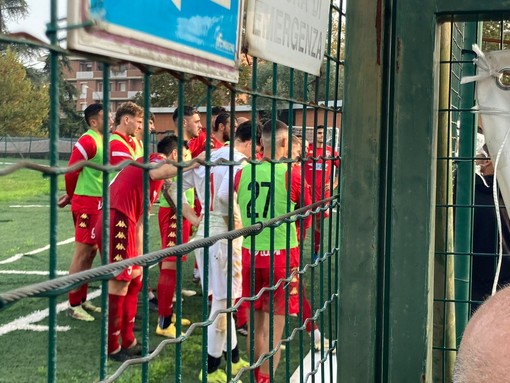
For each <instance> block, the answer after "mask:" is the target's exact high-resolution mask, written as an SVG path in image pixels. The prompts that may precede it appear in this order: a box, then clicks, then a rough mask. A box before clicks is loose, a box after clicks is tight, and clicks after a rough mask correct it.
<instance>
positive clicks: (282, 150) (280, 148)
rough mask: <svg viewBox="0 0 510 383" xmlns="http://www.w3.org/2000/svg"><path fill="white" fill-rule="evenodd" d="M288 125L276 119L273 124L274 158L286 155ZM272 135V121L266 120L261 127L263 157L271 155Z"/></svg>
mask: <svg viewBox="0 0 510 383" xmlns="http://www.w3.org/2000/svg"><path fill="white" fill-rule="evenodd" d="M288 134H289V127H288V126H287V125H286V124H285V123H284V122H282V121H280V120H276V121H275V124H274V139H275V141H274V147H275V152H274V156H275V158H280V157H283V156H286V155H287V147H288V144H289V143H288ZM272 136H273V121H271V120H269V121H267V122H266V123H265V124H264V126H263V127H262V140H261V141H262V146H263V147H264V157H268V158H269V157H271V144H272Z"/></svg>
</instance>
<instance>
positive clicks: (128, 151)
mask: <svg viewBox="0 0 510 383" xmlns="http://www.w3.org/2000/svg"><path fill="white" fill-rule="evenodd" d="M133 159H136V142H135V140H134V138H133V137H130V136H126V135H124V134H122V133H120V132H113V133H112V135H111V136H110V164H112V165H117V164H119V163H121V162H122V161H126V160H133Z"/></svg>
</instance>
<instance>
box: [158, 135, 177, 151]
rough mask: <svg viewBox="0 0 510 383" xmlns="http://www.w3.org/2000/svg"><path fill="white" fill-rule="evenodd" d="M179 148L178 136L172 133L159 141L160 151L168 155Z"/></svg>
mask: <svg viewBox="0 0 510 383" xmlns="http://www.w3.org/2000/svg"><path fill="white" fill-rule="evenodd" d="M175 149H177V136H176V135H175V134H170V135H168V136H165V137H164V138H163V139H162V140H161V141H159V142H158V153H161V154H164V155H165V156H168V155H169V154H170V153H172V151H173V150H175Z"/></svg>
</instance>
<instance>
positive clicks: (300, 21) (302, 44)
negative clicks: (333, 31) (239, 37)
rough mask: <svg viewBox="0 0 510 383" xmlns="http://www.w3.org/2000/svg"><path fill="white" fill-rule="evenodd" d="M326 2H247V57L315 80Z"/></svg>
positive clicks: (324, 32)
mask: <svg viewBox="0 0 510 383" xmlns="http://www.w3.org/2000/svg"><path fill="white" fill-rule="evenodd" d="M328 16H329V1H325V0H248V9H247V15H246V38H247V40H248V53H249V54H251V55H253V56H257V57H260V58H263V59H265V60H269V61H272V62H275V63H278V64H282V65H286V66H289V67H291V68H295V69H299V70H302V71H304V72H308V73H311V74H313V75H315V76H319V74H320V67H321V64H322V60H323V58H324V49H325V45H326V41H327V38H328V35H327V29H328V21H329V20H328Z"/></svg>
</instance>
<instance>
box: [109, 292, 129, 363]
mask: <svg viewBox="0 0 510 383" xmlns="http://www.w3.org/2000/svg"><path fill="white" fill-rule="evenodd" d="M124 299H125V297H124V296H122V295H113V294H108V354H111V353H112V352H114V351H116V350H118V348H119V337H120V330H121V328H122V307H123V306H124Z"/></svg>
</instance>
